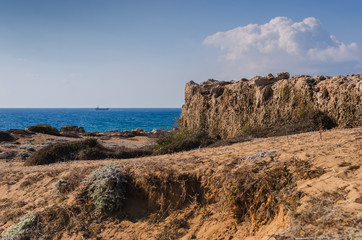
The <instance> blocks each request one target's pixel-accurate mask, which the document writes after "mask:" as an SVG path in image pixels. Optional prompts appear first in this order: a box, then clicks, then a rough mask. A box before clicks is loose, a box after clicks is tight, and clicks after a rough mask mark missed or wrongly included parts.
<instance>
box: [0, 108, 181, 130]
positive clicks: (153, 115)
mask: <svg viewBox="0 0 362 240" xmlns="http://www.w3.org/2000/svg"><path fill="white" fill-rule="evenodd" d="M180 115H181V108H109V109H108V110H96V108H0V130H2V131H5V130H8V129H25V128H26V127H27V126H34V125H37V124H48V125H51V126H53V127H56V128H57V129H58V130H59V129H60V127H62V126H81V127H83V128H84V130H85V131H87V132H90V131H111V130H120V131H124V130H132V129H135V128H142V129H144V130H148V131H151V130H153V129H163V130H166V129H171V128H172V127H174V126H175V125H176V124H177V122H176V120H177V119H178V118H179V117H180Z"/></svg>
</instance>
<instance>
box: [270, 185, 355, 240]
mask: <svg viewBox="0 0 362 240" xmlns="http://www.w3.org/2000/svg"><path fill="white" fill-rule="evenodd" d="M346 194H347V192H345V191H344V190H343V189H338V191H334V192H324V193H322V194H321V195H320V196H316V197H315V196H313V197H311V198H310V199H309V200H308V201H307V204H306V206H304V208H303V210H302V211H301V212H295V213H294V215H293V216H292V228H291V230H290V231H289V232H285V233H283V234H280V235H278V236H276V239H278V240H280V239H358V237H362V235H361V232H360V230H359V229H361V227H362V222H361V219H356V218H355V217H354V216H353V215H351V214H348V213H346V212H344V211H343V209H341V208H340V207H339V206H338V203H337V202H338V201H341V200H345V196H346ZM355 236H357V237H355Z"/></svg>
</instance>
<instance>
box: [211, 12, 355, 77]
mask: <svg viewBox="0 0 362 240" xmlns="http://www.w3.org/2000/svg"><path fill="white" fill-rule="evenodd" d="M204 44H206V45H210V46H215V47H217V48H219V49H221V50H222V52H223V53H224V54H223V55H222V56H221V60H222V61H223V62H224V63H225V65H224V66H227V69H225V71H226V72H227V73H228V74H226V75H228V76H234V77H238V76H239V77H240V76H252V75H256V74H265V73H269V72H272V73H275V72H281V71H289V72H291V73H294V74H329V73H330V74H336V73H337V72H338V71H340V74H344V73H346V72H349V71H352V72H353V71H355V72H356V71H357V69H353V67H355V66H358V65H360V63H361V57H360V56H361V51H360V49H359V47H358V45H357V44H356V43H350V44H345V43H342V42H339V41H338V40H337V39H336V37H334V36H333V35H330V34H329V33H328V32H327V31H326V30H325V29H324V28H323V26H322V24H321V23H320V22H319V21H318V20H317V19H316V18H314V17H309V18H305V19H304V20H303V21H301V22H294V21H293V20H292V19H289V18H287V17H276V18H273V19H272V20H270V22H268V23H265V24H263V25H257V24H249V25H247V26H243V27H237V28H234V29H231V30H229V31H226V32H218V33H215V34H213V35H211V36H208V37H206V39H205V40H204ZM358 70H360V69H358ZM337 74H339V73H337Z"/></svg>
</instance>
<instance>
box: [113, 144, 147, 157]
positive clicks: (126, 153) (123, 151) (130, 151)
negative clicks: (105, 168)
mask: <svg viewBox="0 0 362 240" xmlns="http://www.w3.org/2000/svg"><path fill="white" fill-rule="evenodd" d="M152 153H153V146H144V147H139V148H127V147H124V146H121V147H117V148H116V149H115V150H114V152H113V153H111V154H109V157H111V158H122V159H125V158H137V157H144V156H149V155H151V154H152Z"/></svg>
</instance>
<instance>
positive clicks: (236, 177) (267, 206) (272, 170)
mask: <svg viewBox="0 0 362 240" xmlns="http://www.w3.org/2000/svg"><path fill="white" fill-rule="evenodd" d="M288 166H289V164H288V163H278V164H272V165H270V166H269V163H267V162H264V164H263V165H262V164H260V165H258V164H255V165H251V166H250V165H246V166H244V167H241V168H240V169H238V170H237V171H236V172H234V173H233V175H232V176H230V177H231V179H230V180H229V181H231V186H232V187H231V188H230V189H229V193H228V200H229V202H230V208H231V212H232V213H233V215H234V217H235V218H236V219H237V220H238V221H239V222H247V223H248V228H249V233H253V232H255V231H256V230H258V229H259V227H260V226H262V225H265V224H267V223H268V222H270V221H271V220H272V219H273V218H274V216H276V215H277V214H278V212H279V208H280V206H281V204H290V203H292V202H293V201H294V200H295V199H297V198H299V196H300V195H299V194H297V193H296V192H295V190H294V188H295V185H294V180H293V175H292V174H291V172H290V170H289V169H288ZM229 184H230V183H229Z"/></svg>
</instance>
